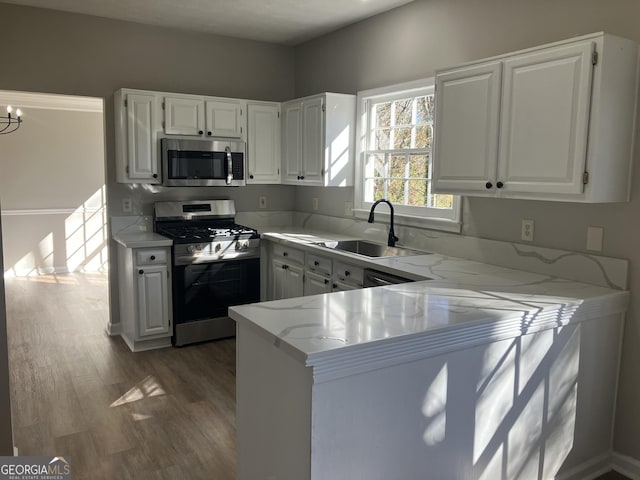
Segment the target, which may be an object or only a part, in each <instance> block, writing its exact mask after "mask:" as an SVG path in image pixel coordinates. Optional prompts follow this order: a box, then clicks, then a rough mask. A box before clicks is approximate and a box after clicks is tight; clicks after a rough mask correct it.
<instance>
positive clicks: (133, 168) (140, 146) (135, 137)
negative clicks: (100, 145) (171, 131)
mask: <svg viewBox="0 0 640 480" xmlns="http://www.w3.org/2000/svg"><path fill="white" fill-rule="evenodd" d="M126 105H127V106H126V108H127V168H126V177H127V179H128V180H136V181H145V183H159V182H160V181H161V180H160V178H159V175H158V172H159V169H158V135H157V127H156V125H157V124H156V118H157V116H156V115H157V108H158V101H157V98H156V96H155V95H139V94H129V95H127V102H126Z"/></svg>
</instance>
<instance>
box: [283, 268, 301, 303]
mask: <svg viewBox="0 0 640 480" xmlns="http://www.w3.org/2000/svg"><path fill="white" fill-rule="evenodd" d="M285 271H286V272H287V280H286V286H285V292H286V297H285V298H296V297H301V296H302V295H303V293H304V283H303V273H304V271H303V270H302V267H301V266H299V265H291V264H289V265H286V268H285Z"/></svg>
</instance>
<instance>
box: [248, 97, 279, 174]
mask: <svg viewBox="0 0 640 480" xmlns="http://www.w3.org/2000/svg"><path fill="white" fill-rule="evenodd" d="M247 119H248V131H247V137H248V145H247V148H248V152H247V156H248V157H249V161H248V164H249V178H247V183H280V141H281V138H280V106H279V105H277V104H274V105H263V104H255V105H252V104H249V105H247Z"/></svg>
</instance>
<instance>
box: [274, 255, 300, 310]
mask: <svg viewBox="0 0 640 480" xmlns="http://www.w3.org/2000/svg"><path fill="white" fill-rule="evenodd" d="M271 272H272V284H273V287H272V293H273V296H272V298H273V300H281V299H283V298H294V297H301V296H302V293H303V283H302V267H300V266H297V265H292V264H289V263H285V262H281V261H280V260H276V259H274V260H273V261H272V262H271Z"/></svg>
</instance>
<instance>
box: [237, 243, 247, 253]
mask: <svg viewBox="0 0 640 480" xmlns="http://www.w3.org/2000/svg"><path fill="white" fill-rule="evenodd" d="M247 248H249V245H248V244H247V242H237V243H236V250H238V251H240V250H246V249H247Z"/></svg>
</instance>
